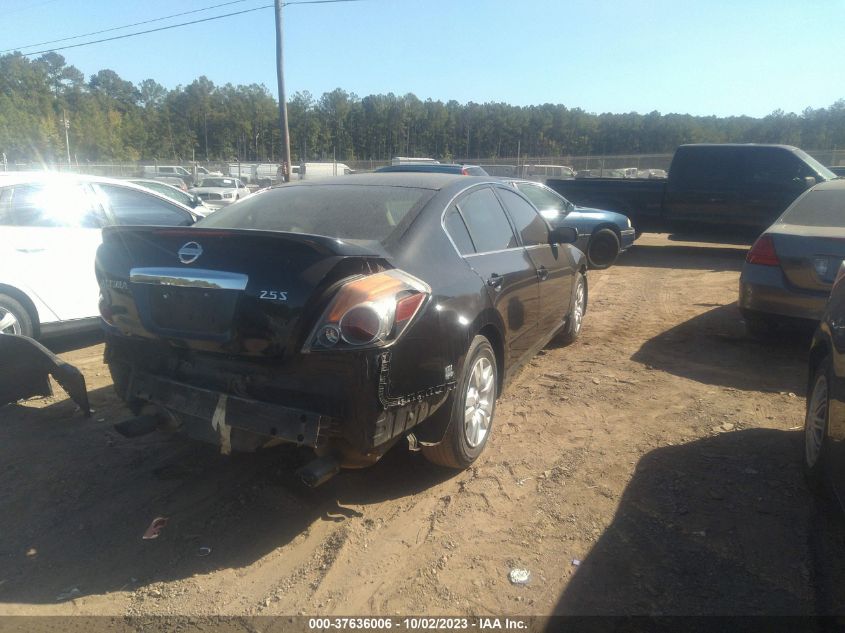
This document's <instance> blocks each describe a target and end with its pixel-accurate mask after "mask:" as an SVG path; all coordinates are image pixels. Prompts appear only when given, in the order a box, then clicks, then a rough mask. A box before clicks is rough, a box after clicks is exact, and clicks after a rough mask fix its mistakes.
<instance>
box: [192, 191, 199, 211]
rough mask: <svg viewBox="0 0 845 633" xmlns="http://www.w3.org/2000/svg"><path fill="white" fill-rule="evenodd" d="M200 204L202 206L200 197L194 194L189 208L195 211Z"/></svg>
mask: <svg viewBox="0 0 845 633" xmlns="http://www.w3.org/2000/svg"><path fill="white" fill-rule="evenodd" d="M201 204H202V200H200V197H199V196H198V195H197V194H194V197H193V199H192V200H191V207H192V208H194V209H196V208H197V207H198V206H200V205H201Z"/></svg>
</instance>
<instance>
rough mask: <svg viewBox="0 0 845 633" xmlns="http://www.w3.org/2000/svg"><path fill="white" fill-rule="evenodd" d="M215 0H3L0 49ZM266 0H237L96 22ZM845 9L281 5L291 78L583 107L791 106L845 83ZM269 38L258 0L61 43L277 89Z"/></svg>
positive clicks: (74, 59) (150, 66)
mask: <svg viewBox="0 0 845 633" xmlns="http://www.w3.org/2000/svg"><path fill="white" fill-rule="evenodd" d="M224 1H225V0H176V1H174V0H143V1H141V2H136V1H130V0H0V15H3V16H4V20H3V26H4V28H3V42H0V49H6V48H10V47H19V46H22V45H26V44H31V43H36V42H41V41H45V40H52V39H58V38H61V37H68V36H72V35H77V34H81V33H86V32H89V31H95V30H100V29H106V28H109V27H112V26H121V25H124V24H128V23H131V22H138V21H142V20H146V19H151V18H156V17H160V16H165V15H170V14H173V13H179V12H182V11H189V10H192V9H198V8H202V7H206V6H209V5H215V4H219V3H221V2H224ZM294 1H295V0H294ZM268 4H272V0H244V1H243V2H240V3H238V4H234V5H231V6H228V7H221V8H219V9H216V10H213V11H208V12H202V13H197V14H193V15H189V16H185V17H182V18H175V19H172V20H169V21H165V22H160V23H155V24H150V25H147V26H143V27H137V28H135V29H128V30H127V31H118V32H115V33H108V34H104V35H102V36H99V37H108V36H110V35H117V34H121V33H124V32H132V31H134V30H142V29H146V28H153V27H156V26H163V25H166V24H171V23H177V22H183V21H187V20H191V19H198V18H203V17H208V16H212V15H215V14H221V13H228V12H231V11H237V10H242V9H247V8H252V7H258V6H261V5H268ZM844 18H845V0H733V1H730V0H651V1H649V0H510V1H505V0H362V1H360V2H353V3H349V4H324V5H303V6H293V5H291V6H288V7H286V9H285V37H286V40H285V57H286V88H287V91H288V94H289V95H290V94H293V93H294V92H297V91H300V90H308V91H310V92H311V93H312V94H313V95H315V96H316V97H319V96H320V95H321V94H322V93H323V92H326V91H330V90H333V89H334V88H338V87H340V88H343V89H345V90H348V91H350V92H354V93H356V94H357V95H359V96H365V95H368V94H374V93H387V92H393V93H396V94H405V93H407V92H413V93H414V94H416V95H417V96H418V97H419V98H421V99H426V98H432V99H441V100H443V101H447V100H449V99H455V100H457V101H459V102H461V103H465V102H468V101H474V102H477V103H483V102H488V101H502V102H506V103H510V104H514V105H529V104H539V103H546V102H550V103H562V104H564V105H566V106H567V107H573V108H574V107H580V108H582V109H584V110H586V111H588V112H631V111H636V112H641V113H644V112H650V111H652V110H658V111H660V112H662V113H667V112H684V113H691V114H697V115H710V114H713V115H718V116H724V115H734V114H747V115H751V116H764V115H766V114H768V113H770V112H772V111H774V110H776V109H782V110H785V111H787V112H801V111H802V110H803V109H804V108H806V107H813V108H818V107H825V106H829V105H831V104H832V103H833V102H835V101H836V100H837V99H841V98H845V81H843V79H845V37H843V35H842V29H843V26H845V19H844ZM274 38H275V31H274V24H273V10H272V9H264V10H261V11H257V12H253V13H248V14H245V15H240V16H235V17H230V18H225V19H222V20H217V21H212V22H206V23H204V24H197V25H193V26H187V27H183V28H179V29H173V30H169V31H163V32H161V33H154V34H151V35H142V36H139V37H134V38H128V39H124V40H118V41H114V42H107V43H103V44H96V45H93V46H87V47H82V48H74V49H69V50H64V51H59V52H60V53H61V54H62V55H64V56H65V58H66V59H67V61H68V63H70V64H73V65H75V66H77V67H78V68H79V69H80V70H82V71H83V72H84V73H85V74H86V76H90V75H91V74H93V73H95V72H96V71H98V70H101V69H103V68H110V69H112V70H114V71H115V72H117V73H118V74H119V75H120V76H121V77H123V78H124V79H128V80H130V81H132V82H135V83H138V82H139V81H141V80H143V79H146V78H152V79H155V80H156V81H158V82H159V83H161V84H163V85H165V86H166V87H168V88H173V87H175V86H177V85H179V84H183V85H184V84H186V83H190V82H191V81H192V80H193V79H195V78H196V77H198V76H200V75H206V76H207V77H209V79H211V80H212V81H214V82H215V83H217V84H224V83H227V82H231V83H234V84H239V83H243V84H248V83H263V84H264V85H266V86H267V87H268V88H269V89H270V91H271V92H272V93H273V94H274V95H276V94H277V91H276V74H275V39H274ZM92 39H93V38H92ZM79 41H84V40H74V41H73V42H66V44H74V43H77V42H79ZM54 46H62V44H55V45H54ZM40 48H45V47H38V48H34V49H24V52H27V51H30V50H32V51H35V50H39V49H40Z"/></svg>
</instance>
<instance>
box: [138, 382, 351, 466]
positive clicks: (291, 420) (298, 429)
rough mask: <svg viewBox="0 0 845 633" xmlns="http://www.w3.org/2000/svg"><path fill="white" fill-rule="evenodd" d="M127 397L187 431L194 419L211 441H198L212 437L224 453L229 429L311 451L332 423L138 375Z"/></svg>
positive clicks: (283, 408)
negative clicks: (168, 416)
mask: <svg viewBox="0 0 845 633" xmlns="http://www.w3.org/2000/svg"><path fill="white" fill-rule="evenodd" d="M127 395H128V396H129V398H131V399H137V400H141V401H144V402H149V403H152V404H155V405H158V406H160V407H163V408H165V409H167V410H168V411H169V412H170V413H172V414H176V416H178V417H179V422H180V423H181V424H184V425H186V426H191V424H192V421H194V420H196V421H197V422H199V423H200V424H203V425H205V426H209V425H210V431H211V432H212V436H211V437H209V438H202V439H214V437H215V436H214V434H216V439H217V440H218V441H219V442H220V445H221V448H222V449H223V452H224V453H229V452H230V451H231V450H232V429H238V430H240V431H246V432H248V433H251V434H254V435H260V436H266V437H267V438H271V439H278V440H281V441H284V442H290V443H295V444H300V445H303V446H310V447H312V448H313V447H316V446H317V438H318V436H319V434H320V429H321V428H323V429H324V430H325V429H328V428H331V427H332V426H333V425H336V424H337V421H336V420H333V419H332V418H330V417H328V416H325V415H321V414H319V413H314V412H311V411H304V410H302V409H297V408H294V407H287V406H282V405H279V404H272V403H268V402H259V401H257V400H251V399H248V398H240V397H238V396H232V395H228V394H225V393H219V392H216V391H212V390H209V389H202V388H200V387H195V386H193V385H189V384H186V383H181V382H177V381H175V380H169V379H167V378H162V377H159V376H152V375H150V374H145V373H140V372H136V373H135V374H134V375H133V376H132V379H131V382H130V384H129V389H128V393H127ZM186 430H189V429H186ZM200 435H204V434H203V433H200ZM236 448H237V447H236Z"/></svg>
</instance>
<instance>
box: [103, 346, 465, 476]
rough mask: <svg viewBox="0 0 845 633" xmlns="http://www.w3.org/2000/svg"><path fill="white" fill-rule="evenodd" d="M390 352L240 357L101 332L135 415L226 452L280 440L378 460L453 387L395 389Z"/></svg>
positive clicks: (115, 375) (322, 451)
mask: <svg viewBox="0 0 845 633" xmlns="http://www.w3.org/2000/svg"><path fill="white" fill-rule="evenodd" d="M390 358H391V353H390V352H385V351H381V352H378V351H376V350H370V351H366V352H360V353H344V354H342V355H340V354H339V355H336V356H332V355H330V354H319V355H317V354H314V355H302V356H294V357H293V358H291V359H288V360H285V361H282V360H277V359H252V360H250V359H244V358H237V357H228V356H224V355H219V354H207V353H199V352H195V351H193V350H183V349H175V348H173V347H170V346H169V345H167V344H164V343H161V342H149V341H138V340H132V339H129V338H126V337H120V336H112V335H107V338H106V362H107V363H108V364H109V367H110V369H111V372H112V377H113V378H114V383H115V387H116V389H117V391H118V394H119V395H120V396H121V397H122V398H123V399H124V400H125V401H126V402H127V404H129V406H130V408H131V409H132V410H133V412H134V413H136V415H137V414H140V413H142V412H143V413H149V412H150V407H149V406H148V405H154V406H155V410H156V411H157V412H158V413H157V415H158V416H159V418H160V420H161V423H162V425H163V426H164V427H166V428H170V429H171V430H176V431H179V432H183V433H185V434H186V435H188V436H190V437H193V438H195V439H198V440H202V441H207V442H211V443H214V444H218V445H220V446H221V449H222V451H223V452H224V453H228V452H229V451H254V450H256V449H258V448H261V447H265V446H270V445H275V444H278V443H281V442H285V443H293V444H298V445H301V446H307V447H311V448H314V449H315V450H316V451H317V452H318V454H326V453H338V452H339V453H343V454H344V455H347V456H349V455H353V456H355V455H357V456H359V457H360V456H365V457H366V459H368V460H374V459H377V458H378V456H380V455H381V454H383V452H384V451H385V450H386V449H387V448H388V447H389V446H391V445H392V444H393V442H394V441H395V440H396V439H397V438H399V437H401V436H403V435H405V434H407V433H408V432H410V431H411V430H412V429H413V428H414V427H416V426H417V425H419V424H420V423H422V422H424V421H425V420H427V419H429V418H431V416H432V415H433V414H434V413H435V412H436V411H438V410H439V409H440V408H441V407H442V405H443V403H444V402H445V401H446V400H447V398H448V395H449V392H450V391H451V389H452V388H453V386H454V385H453V383H448V384H443V385H439V386H435V387H430V388H425V389H422V390H420V391H414V392H405V393H402V392H399V393H398V394H397V393H396V392H395V391H394V387H395V385H394V381H393V380H392V377H391V365H392V363H391V360H390Z"/></svg>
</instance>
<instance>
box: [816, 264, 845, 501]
mask: <svg viewBox="0 0 845 633" xmlns="http://www.w3.org/2000/svg"><path fill="white" fill-rule="evenodd" d="M828 357H829V358H830V361H831V365H830V366H831V371H830V375H829V383H828V384H829V388H830V400H829V408H828V428H827V448H826V455H825V459H824V465H823V467H824V471H825V475H826V477H827V480H828V482H829V484H830V487H831V488H832V489H833V491H834V493H835V495H836V497H837V498H838V500H839V502H840V505H841V506H842V508H843V509H845V283H842V281H841V280H840V282H839V283H837V284H836V285H835V286H834V287H833V290H832V292H831V294H830V299H829V301H828V303H827V306H826V308H825V311H824V314H823V315H822V318H821V321H820V322H819V325H818V328H817V329H816V331H815V334H814V335H813V341H812V343H811V347H810V361H809V378H810V380H812V377H813V374H814V371H815V369H816V368H817V367H818V366H819V365H820V364H821V363H822V362H823V361H824V359H825V358H828ZM812 387H813V386H812V384H809V381H808V390H807V391H808V393H807V397H808V399H809V398H810V392H811V390H812Z"/></svg>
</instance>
